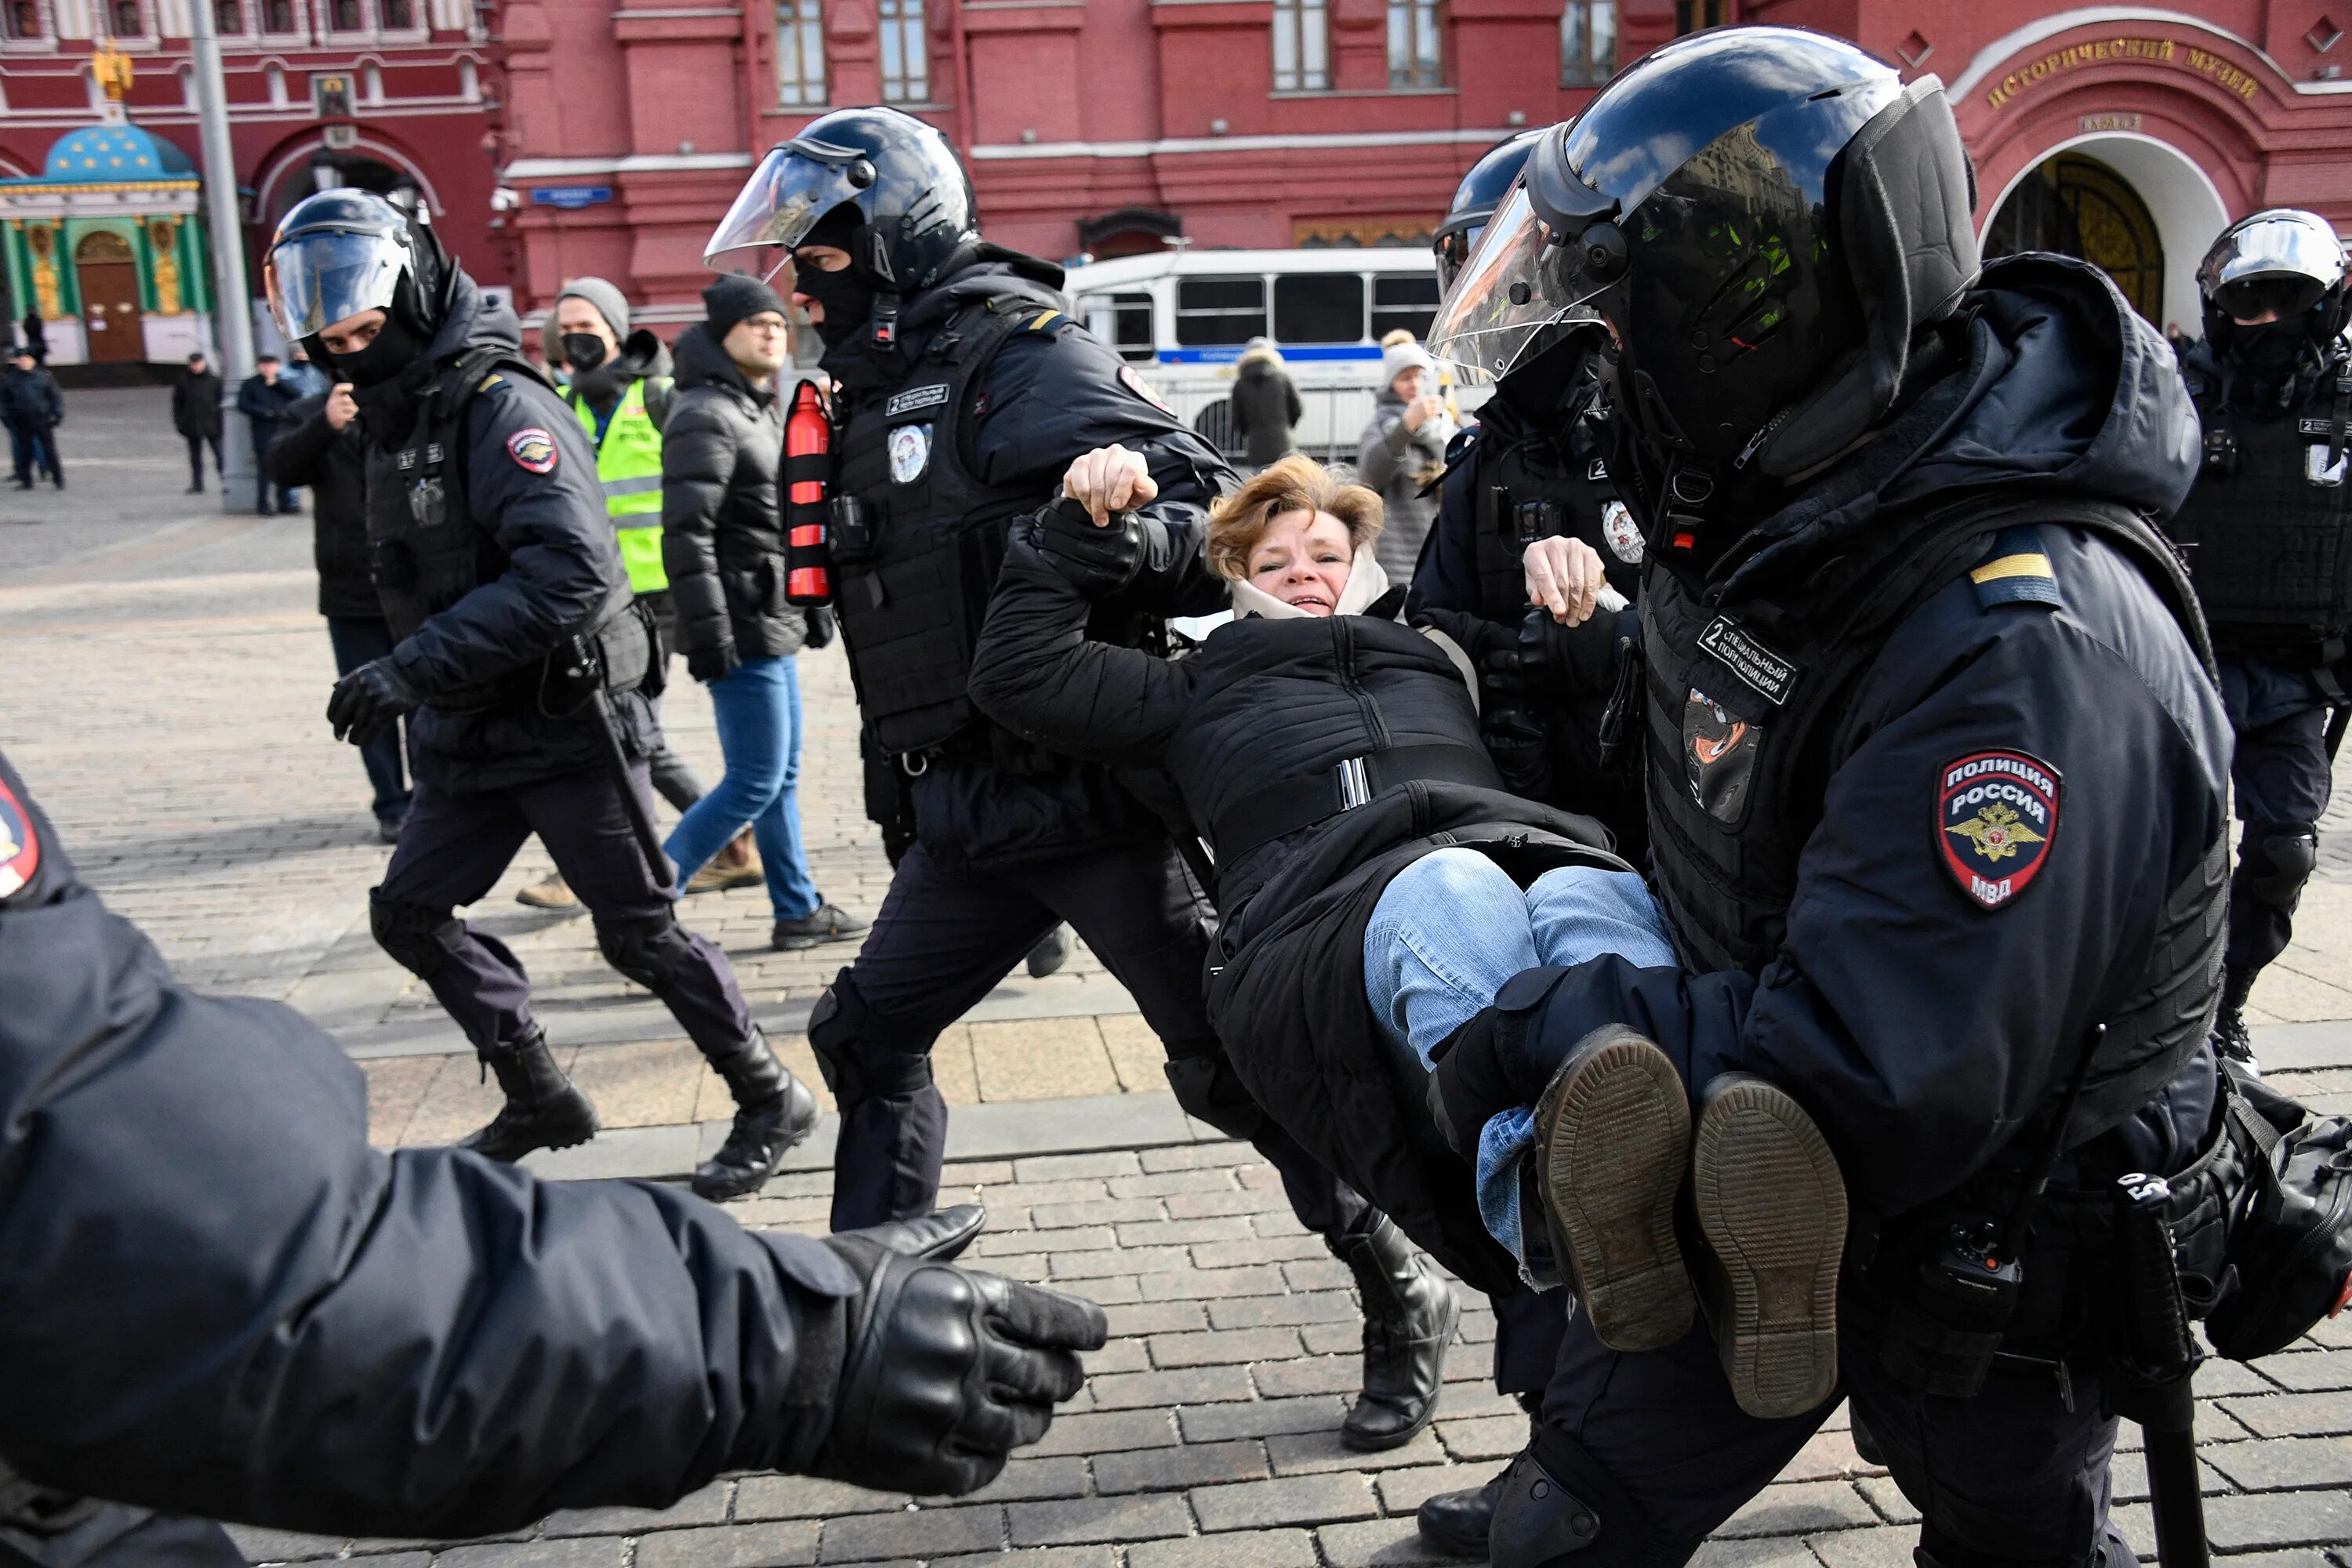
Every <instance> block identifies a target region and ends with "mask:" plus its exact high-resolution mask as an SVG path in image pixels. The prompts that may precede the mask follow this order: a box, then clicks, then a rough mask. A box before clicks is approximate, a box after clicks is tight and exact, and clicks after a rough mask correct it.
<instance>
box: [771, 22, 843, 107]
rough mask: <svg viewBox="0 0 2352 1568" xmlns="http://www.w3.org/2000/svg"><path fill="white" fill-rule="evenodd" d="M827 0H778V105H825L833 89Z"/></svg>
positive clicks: (829, 100)
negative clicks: (827, 45)
mask: <svg viewBox="0 0 2352 1568" xmlns="http://www.w3.org/2000/svg"><path fill="white" fill-rule="evenodd" d="M825 65H826V61H825V58H824V0H776V105H777V107H778V108H780V109H823V108H824V107H825V106H826V105H827V104H828V103H829V102H831V101H832V100H831V99H830V98H829V97H828V96H827V95H828V93H830V91H831V90H832V88H831V84H830V83H829V82H828V81H827V80H826V77H825Z"/></svg>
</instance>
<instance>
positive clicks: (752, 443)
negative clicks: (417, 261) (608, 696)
mask: <svg viewBox="0 0 2352 1568" xmlns="http://www.w3.org/2000/svg"><path fill="white" fill-rule="evenodd" d="M702 299H703V303H704V305H705V307H706V309H707V310H708V319H707V320H705V321H699V322H698V323H696V324H695V325H693V326H690V327H688V328H687V329H686V331H683V332H680V333H679V334H678V337H677V344H676V346H675V349H674V351H673V352H674V353H676V355H677V392H676V393H675V394H674V395H672V397H671V399H670V409H669V423H668V425H667V426H665V427H664V429H663V432H662V454H661V455H662V563H663V564H664V566H665V567H667V571H668V576H669V584H670V592H671V594H672V595H673V596H674V597H675V598H676V600H677V621H678V635H679V639H680V640H681V641H682V642H683V643H684V644H685V646H686V668H688V670H689V671H690V672H691V673H692V674H693V676H694V678H695V679H697V680H699V681H703V682H705V683H706V684H707V685H708V686H709V689H710V706H711V710H712V712H713V713H714V714H715V715H716V717H717V719H718V721H719V752H720V753H721V754H722V755H723V756H724V757H725V758H726V760H727V772H726V773H725V775H724V776H723V777H721V778H720V779H719V784H718V785H717V787H715V788H714V789H712V790H711V792H710V793H709V795H705V796H703V797H702V798H701V799H700V800H698V801H697V802H696V803H695V804H694V805H692V806H690V807H688V810H687V813H686V816H683V817H682V818H680V819H679V821H678V825H677V828H676V829H674V830H673V831H672V832H671V834H670V836H669V843H668V845H667V849H668V850H669V855H670V858H671V859H673V860H675V861H677V868H678V871H679V874H680V875H682V876H687V877H691V876H693V875H694V873H695V872H697V871H698V870H700V869H701V868H702V867H703V865H704V863H705V862H707V861H708V860H709V859H710V858H711V857H712V856H714V855H716V854H718V853H719V848H720V847H722V846H724V845H725V844H726V843H727V841H728V840H730V839H731V838H733V837H735V835H736V834H737V833H739V832H740V831H741V830H742V828H743V826H744V825H745V824H746V823H749V824H750V825H751V836H752V837H753V838H754V839H756V840H757V841H758V843H759V846H760V863H761V868H762V869H763V870H764V871H765V873H766V880H767V884H768V904H769V908H770V910H771V911H772V914H773V915H774V918H775V929H774V931H772V933H771V936H770V945H771V946H773V947H777V948H803V947H814V946H815V945H816V944H817V943H819V942H837V941H841V940H843V939H844V938H846V937H852V936H855V935H856V934H857V933H859V932H861V931H864V930H865V929H866V925H865V922H864V921H858V920H855V919H853V918H851V917H850V916H849V915H847V914H845V913H844V912H843V911H842V910H839V909H837V908H835V906H833V905H831V904H828V903H826V902H825V901H824V897H823V895H821V894H820V893H819V892H818V891H817V889H816V884H815V883H814V881H812V880H811V879H810V877H809V869H808V859H807V857H806V855H805V854H804V852H803V849H802V847H801V819H800V806H799V804H798V802H797V801H796V800H795V798H794V796H795V793H796V787H797V785H798V784H799V778H800V765H801V688H800V672H799V670H798V668H796V666H795V664H794V661H793V655H795V654H797V653H798V652H799V651H800V649H801V647H802V646H803V643H804V642H805V641H806V640H807V637H808V626H807V622H806V620H805V618H804V617H803V615H802V613H801V612H800V611H799V610H796V609H794V608H793V607H792V606H791V605H787V604H785V603H784V602H783V599H782V595H780V594H778V593H777V592H776V588H777V585H778V584H781V583H782V580H783V575H784V559H783V557H784V520H783V495H782V487H781V485H780V484H779V482H778V480H779V470H780V468H781V467H782V461H783V450H784V416H783V409H782V405H780V404H779V403H778V401H777V397H776V389H775V374H776V371H777V370H778V369H779V368H780V367H781V366H782V364H783V363H784V356H785V353H786V350H785V347H784V322H785V317H784V302H783V300H781V299H779V298H778V297H777V296H776V294H775V292H774V291H773V290H772V289H770V288H768V286H767V285H766V284H764V283H761V282H760V281H759V280H758V279H752V278H744V277H740V276H735V275H732V274H730V275H728V276H726V277H722V278H720V279H719V280H718V281H717V282H715V283H713V284H712V285H711V286H710V287H709V288H708V289H704V290H703V291H702Z"/></svg>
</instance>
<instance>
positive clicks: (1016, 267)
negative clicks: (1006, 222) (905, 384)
mask: <svg viewBox="0 0 2352 1568" xmlns="http://www.w3.org/2000/svg"><path fill="white" fill-rule="evenodd" d="M971 255H972V258H973V259H972V261H971V264H970V265H968V266H964V267H961V268H957V269H956V270H955V271H953V272H951V273H950V274H949V275H948V276H947V277H946V278H945V279H943V280H941V281H940V282H939V283H937V284H935V285H934V286H932V287H931V288H929V289H925V290H923V292H921V293H919V294H918V295H916V296H914V297H913V298H912V299H910V300H907V301H905V303H904V304H902V305H901V306H900V307H899V310H898V342H897V343H896V344H895V345H894V346H892V347H890V348H887V349H885V348H877V347H876V346H875V345H874V342H873V336H872V334H871V333H870V332H860V333H859V334H858V335H857V336H856V338H854V339H852V340H851V341H850V342H846V343H845V344H843V345H842V346H841V347H839V348H837V349H835V348H828V349H827V350H825V352H824V358H823V359H822V360H820V361H818V362H817V363H819V364H821V365H822V366H824V369H825V370H826V371H828V372H829V373H831V374H832V375H833V376H834V378H835V380H838V381H840V382H841V383H842V384H844V385H846V386H850V387H861V386H866V387H870V386H896V385H897V384H898V383H900V382H901V381H904V380H905V379H906V377H907V374H908V368H909V367H910V366H911V365H912V364H913V363H914V362H915V359H916V356H918V355H919V354H920V353H922V351H923V349H924V348H925V347H926V346H927V345H928V344H929V341H930V335H931V331H932V330H933V329H935V328H937V327H938V326H940V324H941V323H942V322H944V321H947V319H948V318H949V317H950V316H952V315H954V314H955V313H956V311H958V310H961V309H962V308H963V307H964V306H965V305H966V304H969V303H970V302H971V301H972V300H987V299H992V298H994V297H995V296H997V295H1000V294H1011V295H1014V296H1016V297H1018V298H1020V299H1024V300H1034V301H1035V302H1036V304H1037V305H1038V306H1039V308H1041V309H1051V310H1062V311H1065V312H1066V311H1067V310H1069V309H1070V301H1069V298H1068V296H1066V295H1065V294H1064V293H1063V292H1062V269H1061V268H1058V267H1056V266H1055V265H1054V264H1053V263H1052V262H1050V261H1040V260H1039V259H1037V258H1035V257H1034V256H1024V255H1023V254H1022V253H1021V252H1019V251H1017V250H1007V249H1005V248H1004V247H1003V246H1000V245H989V244H985V243H982V244H980V245H975V246H973V247H971Z"/></svg>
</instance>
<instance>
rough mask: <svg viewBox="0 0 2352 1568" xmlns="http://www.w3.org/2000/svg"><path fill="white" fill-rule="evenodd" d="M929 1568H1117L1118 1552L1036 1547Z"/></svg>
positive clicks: (939, 1561)
mask: <svg viewBox="0 0 2352 1568" xmlns="http://www.w3.org/2000/svg"><path fill="white" fill-rule="evenodd" d="M930 1568H1118V1548H1116V1547H1112V1546H1033V1547H1031V1548H1029V1549H1028V1550H1027V1551H1025V1552H984V1553H977V1554H975V1555H973V1556H970V1557H935V1558H933V1559H932V1560H931V1564H930Z"/></svg>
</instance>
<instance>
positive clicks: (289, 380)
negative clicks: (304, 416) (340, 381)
mask: <svg viewBox="0 0 2352 1568" xmlns="http://www.w3.org/2000/svg"><path fill="white" fill-rule="evenodd" d="M279 374H282V375H283V376H284V377H285V378H286V384H287V385H289V386H290V387H292V388H293V389H294V390H295V391H296V392H299V393H300V394H301V395H303V396H305V397H324V396H325V395H327V390H328V388H327V374H326V372H324V371H322V370H320V368H319V367H318V366H317V365H315V364H312V363H310V355H309V354H308V353H304V352H303V348H302V345H301V344H300V343H299V342H297V343H288V344H287V345H286V368H285V370H284V371H282V372H280V373H279Z"/></svg>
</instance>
